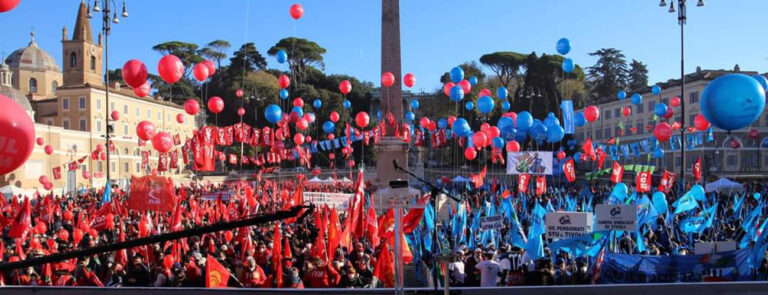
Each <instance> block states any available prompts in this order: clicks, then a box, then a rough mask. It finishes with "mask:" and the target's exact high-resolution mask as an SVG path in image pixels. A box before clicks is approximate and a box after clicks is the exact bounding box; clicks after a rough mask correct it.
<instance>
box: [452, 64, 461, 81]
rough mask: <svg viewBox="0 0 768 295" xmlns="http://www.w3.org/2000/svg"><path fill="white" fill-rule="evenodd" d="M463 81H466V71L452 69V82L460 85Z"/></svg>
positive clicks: (458, 68) (457, 68)
mask: <svg viewBox="0 0 768 295" xmlns="http://www.w3.org/2000/svg"><path fill="white" fill-rule="evenodd" d="M461 80H464V70H463V69H462V68H461V67H454V68H453V69H451V81H453V83H459V82H461Z"/></svg>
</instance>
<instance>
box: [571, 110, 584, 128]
mask: <svg viewBox="0 0 768 295" xmlns="http://www.w3.org/2000/svg"><path fill="white" fill-rule="evenodd" d="M573 124H576V126H579V127H584V125H587V117H585V116H584V113H582V112H578V113H576V115H575V116H573Z"/></svg>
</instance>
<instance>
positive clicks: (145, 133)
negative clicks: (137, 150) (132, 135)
mask: <svg viewBox="0 0 768 295" xmlns="http://www.w3.org/2000/svg"><path fill="white" fill-rule="evenodd" d="M136 135H137V136H138V137H139V138H141V140H150V139H152V137H154V136H155V125H154V124H152V122H150V121H141V122H139V125H136Z"/></svg>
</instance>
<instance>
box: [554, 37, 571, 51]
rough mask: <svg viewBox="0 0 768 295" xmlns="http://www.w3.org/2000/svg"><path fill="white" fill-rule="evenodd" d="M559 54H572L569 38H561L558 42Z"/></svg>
mask: <svg viewBox="0 0 768 295" xmlns="http://www.w3.org/2000/svg"><path fill="white" fill-rule="evenodd" d="M556 49H557V53H560V54H562V55H566V54H568V52H571V40H568V38H560V40H557V46H556Z"/></svg>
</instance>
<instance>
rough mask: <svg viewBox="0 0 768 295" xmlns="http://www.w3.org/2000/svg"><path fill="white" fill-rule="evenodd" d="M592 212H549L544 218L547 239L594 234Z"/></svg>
mask: <svg viewBox="0 0 768 295" xmlns="http://www.w3.org/2000/svg"><path fill="white" fill-rule="evenodd" d="M593 222H594V219H593V218H592V213H591V212H549V213H547V215H546V216H544V223H545V225H546V226H547V239H555V240H557V239H565V238H571V237H577V236H580V235H583V234H586V233H591V232H592V223H593Z"/></svg>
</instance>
